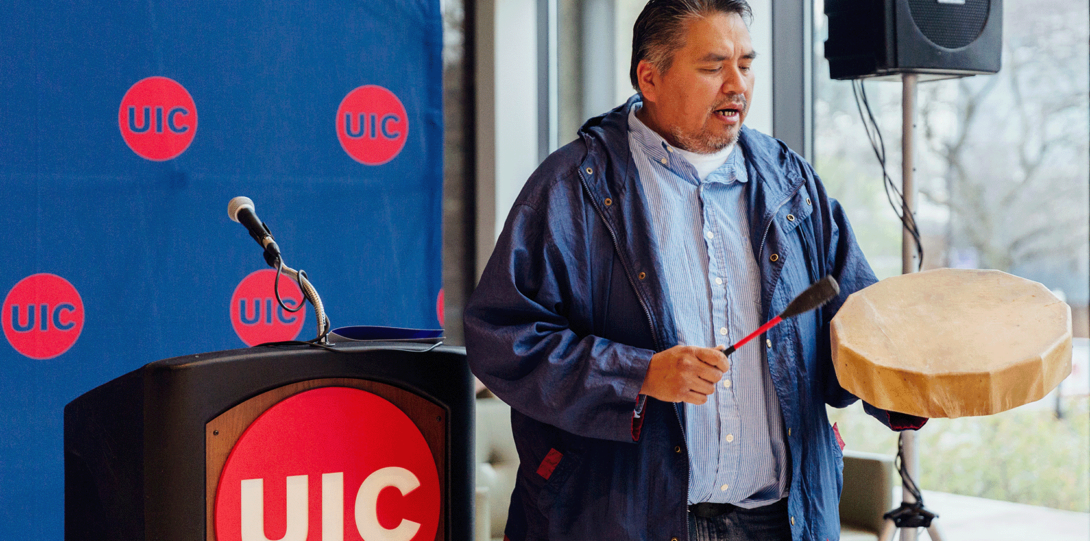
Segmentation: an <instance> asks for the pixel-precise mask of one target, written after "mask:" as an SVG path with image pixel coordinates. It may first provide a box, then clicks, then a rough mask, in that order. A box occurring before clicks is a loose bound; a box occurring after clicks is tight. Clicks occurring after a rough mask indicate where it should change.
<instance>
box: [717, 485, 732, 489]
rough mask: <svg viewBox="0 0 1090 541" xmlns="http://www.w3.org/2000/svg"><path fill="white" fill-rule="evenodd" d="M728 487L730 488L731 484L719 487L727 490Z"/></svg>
mask: <svg viewBox="0 0 1090 541" xmlns="http://www.w3.org/2000/svg"><path fill="white" fill-rule="evenodd" d="M728 488H730V485H723V486H721V487H719V490H727V489H728Z"/></svg>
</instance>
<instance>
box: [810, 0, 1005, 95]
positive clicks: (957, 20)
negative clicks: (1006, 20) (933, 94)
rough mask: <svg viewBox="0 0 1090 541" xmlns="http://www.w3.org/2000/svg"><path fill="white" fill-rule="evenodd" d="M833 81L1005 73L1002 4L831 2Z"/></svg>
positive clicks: (828, 48) (973, 0) (966, 0)
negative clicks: (913, 75) (1002, 69)
mask: <svg viewBox="0 0 1090 541" xmlns="http://www.w3.org/2000/svg"><path fill="white" fill-rule="evenodd" d="M825 15H827V16H828V21H829V37H828V39H826V40H825V58H826V59H828V60H829V76H830V77H832V78H833V79H859V78H863V77H891V76H900V75H901V74H906V73H916V74H919V75H920V80H921V81H923V80H933V79H945V78H950V77H964V76H967V75H977V74H982V73H996V72H998V71H999V66H1000V59H1001V52H1002V43H1003V3H1002V0H825Z"/></svg>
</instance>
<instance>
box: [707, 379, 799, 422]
mask: <svg viewBox="0 0 1090 541" xmlns="http://www.w3.org/2000/svg"><path fill="white" fill-rule="evenodd" d="M723 386H724V387H726V388H728V389H730V380H729V379H725V380H723ZM788 430H791V429H790V428H789V429H788Z"/></svg>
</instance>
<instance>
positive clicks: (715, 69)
mask: <svg viewBox="0 0 1090 541" xmlns="http://www.w3.org/2000/svg"><path fill="white" fill-rule="evenodd" d="M700 71H703V72H704V73H718V72H719V68H718V67H715V68H703V69H701V70H700Z"/></svg>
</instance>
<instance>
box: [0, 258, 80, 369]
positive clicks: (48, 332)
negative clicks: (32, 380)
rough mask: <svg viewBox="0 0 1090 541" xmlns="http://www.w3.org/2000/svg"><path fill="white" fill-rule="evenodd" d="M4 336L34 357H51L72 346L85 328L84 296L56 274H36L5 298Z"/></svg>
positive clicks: (16, 347)
mask: <svg viewBox="0 0 1090 541" xmlns="http://www.w3.org/2000/svg"><path fill="white" fill-rule="evenodd" d="M0 320H2V321H3V326H4V336H5V337H7V339H8V342H9V343H11V347H13V348H15V351H18V352H19V353H22V354H23V355H26V356H27V357H30V358H31V359H52V358H53V357H56V356H58V355H60V354H62V353H64V352H66V351H68V349H69V348H71V347H72V345H73V344H75V343H76V340H77V339H79V335H80V332H81V331H83V299H82V298H81V297H80V296H79V292H78V291H76V288H75V287H73V286H72V284H71V283H70V282H69V281H68V280H65V279H64V278H61V277H60V276H57V275H55V274H34V275H31V276H27V277H26V278H23V279H22V280H20V281H19V283H17V284H15V287H13V288H11V291H9V292H8V296H7V297H6V298H5V299H4V306H3V314H2V317H0Z"/></svg>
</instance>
